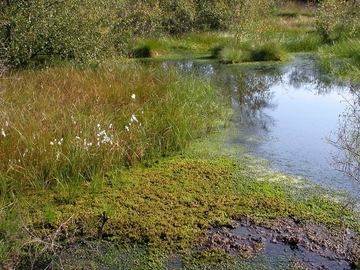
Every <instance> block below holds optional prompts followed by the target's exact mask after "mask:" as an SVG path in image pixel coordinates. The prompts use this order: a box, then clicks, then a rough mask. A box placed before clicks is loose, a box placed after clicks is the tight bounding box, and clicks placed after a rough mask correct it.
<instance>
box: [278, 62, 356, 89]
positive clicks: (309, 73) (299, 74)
mask: <svg viewBox="0 0 360 270" xmlns="http://www.w3.org/2000/svg"><path fill="white" fill-rule="evenodd" d="M284 76H285V77H286V78H287V79H288V81H287V83H288V84H289V85H291V86H292V87H293V88H294V89H300V88H301V89H303V88H304V85H307V86H308V87H307V88H308V89H309V91H311V92H314V94H317V95H326V94H329V93H331V92H332V91H335V90H336V91H338V92H339V90H340V89H343V90H344V91H347V90H348V89H349V88H350V89H351V88H352V87H354V85H353V86H352V85H351V83H350V82H346V81H341V80H334V78H331V77H330V76H329V75H328V74H326V73H324V72H322V71H321V67H320V65H319V63H318V62H317V61H316V59H315V58H314V56H312V55H306V56H305V55H302V56H301V58H298V59H297V60H295V61H294V62H292V63H291V65H290V66H288V67H287V68H285V69H284ZM356 87H357V89H359V86H358V85H357V86H356Z"/></svg>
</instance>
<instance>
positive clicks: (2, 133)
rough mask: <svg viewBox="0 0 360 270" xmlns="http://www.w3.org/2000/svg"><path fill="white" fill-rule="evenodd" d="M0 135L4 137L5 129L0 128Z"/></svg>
mask: <svg viewBox="0 0 360 270" xmlns="http://www.w3.org/2000/svg"><path fill="white" fill-rule="evenodd" d="M1 135H2V136H3V137H4V138H5V137H6V133H5V130H4V129H3V128H1Z"/></svg>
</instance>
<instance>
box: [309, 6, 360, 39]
mask: <svg viewBox="0 0 360 270" xmlns="http://www.w3.org/2000/svg"><path fill="white" fill-rule="evenodd" d="M359 20H360V2H359V1H358V0H322V1H321V2H320V3H319V6H318V11H317V13H316V26H317V31H318V33H319V34H320V36H321V37H322V39H323V40H324V42H326V43H329V42H332V41H336V40H338V39H340V38H342V37H343V36H351V35H354V34H356V32H357V31H358V30H359V25H358V22H359Z"/></svg>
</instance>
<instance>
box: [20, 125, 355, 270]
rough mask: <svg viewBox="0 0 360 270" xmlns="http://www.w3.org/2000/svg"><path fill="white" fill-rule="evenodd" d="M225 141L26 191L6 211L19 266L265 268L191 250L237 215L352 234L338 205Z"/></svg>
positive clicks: (351, 223) (351, 221) (219, 138)
mask: <svg viewBox="0 0 360 270" xmlns="http://www.w3.org/2000/svg"><path fill="white" fill-rule="evenodd" d="M224 140H226V132H220V133H218V134H213V135H211V136H209V137H207V138H206V139H202V140H199V141H196V142H194V143H193V144H192V145H191V146H189V148H187V149H186V150H185V151H183V152H182V153H180V154H177V155H175V156H172V157H167V158H164V159H158V160H155V161H154V162H152V163H148V164H141V165H137V166H134V167H132V168H131V169H119V170H116V171H113V172H111V173H108V174H106V175H105V176H98V177H96V176H95V177H93V178H92V179H91V180H90V181H88V182H87V181H81V182H78V183H73V182H72V184H71V185H64V184H62V185H60V184H59V185H58V186H57V187H55V188H54V189H53V190H44V191H42V192H39V191H36V192H31V191H29V192H28V193H27V194H24V196H21V197H20V198H19V199H18V200H17V201H16V202H15V201H14V204H16V207H14V208H13V209H17V210H16V211H17V213H16V214H17V215H18V216H20V217H21V221H22V222H23V224H21V227H22V228H25V235H24V236H23V237H25V238H26V239H27V240H26V241H24V243H26V244H25V245H24V248H23V252H25V253H23V258H22V260H20V264H19V265H18V266H19V268H20V269H26V267H27V266H28V265H29V263H33V266H34V267H35V268H36V267H42V266H44V265H51V267H53V269H71V268H72V269H84V268H81V267H82V266H84V265H85V266H86V268H87V269H112V268H111V267H115V268H116V267H120V266H121V269H166V268H170V269H171V268H176V267H180V268H183V269H196V268H198V269H207V267H209V268H208V269H210V266H213V267H214V269H220V268H221V269H231V267H234V269H239V268H236V267H240V266H241V268H243V269H251V267H255V266H254V265H257V266H256V267H260V266H261V267H264V269H269V268H267V267H266V266H265V265H266V264H264V261H261V260H260V262H257V263H255V264H254V263H250V262H249V261H246V260H238V259H239V258H237V259H236V258H235V257H232V256H230V255H226V254H225V253H223V252H221V251H216V250H213V251H202V252H195V248H196V247H197V246H198V245H199V244H201V243H202V241H204V240H205V233H206V231H207V230H208V229H210V228H211V227H212V226H228V225H230V224H231V220H232V219H239V218H240V217H244V216H251V217H252V218H255V219H258V220H264V219H269V218H270V219H272V218H277V217H289V216H291V217H294V216H296V217H297V218H299V219H301V220H305V221H311V222H318V223H323V224H326V225H328V226H347V227H351V228H354V229H355V230H359V228H360V227H359V219H358V218H357V217H356V216H355V215H354V213H353V212H351V211H350V210H347V209H345V208H343V206H342V205H341V203H337V202H335V200H331V199H327V198H326V197H324V196H322V195H318V194H319V189H317V188H316V187H309V185H308V184H307V183H304V182H298V181H295V180H294V179H292V178H291V177H289V176H286V175H284V174H281V173H278V172H274V171H272V170H270V168H269V167H268V166H267V165H266V162H262V161H260V160H258V159H256V158H254V157H252V156H249V155H245V154H241V153H242V152H244V149H243V148H242V147H241V146H239V148H238V149H228V150H226V149H225V148H224V147H223V143H224ZM321 193H323V192H322V191H321ZM323 194H324V193H323ZM23 233H24V231H23ZM251 265H253V266H251ZM225 266H226V267H225ZM79 267H80V268H79ZM224 267H225V268H224ZM286 267H289V266H286ZM117 269H118V268H117ZM284 269H285V268H284Z"/></svg>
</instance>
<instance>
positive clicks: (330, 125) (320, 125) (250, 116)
mask: <svg viewBox="0 0 360 270" xmlns="http://www.w3.org/2000/svg"><path fill="white" fill-rule="evenodd" d="M168 65H176V66H177V67H178V68H179V69H181V70H182V71H183V72H189V73H190V72H194V71H195V72H196V73H197V74H199V75H200V76H203V77H205V78H208V79H209V80H212V82H213V83H214V84H215V85H216V86H217V87H219V88H220V89H221V90H222V91H224V92H225V93H226V94H228V96H229V99H231V100H229V101H230V102H231V105H232V107H233V108H234V110H235V112H236V114H235V115H234V118H233V122H232V127H231V129H233V130H232V131H234V130H235V132H229V134H235V135H232V136H231V137H230V138H229V140H228V142H227V147H232V146H236V145H237V144H245V145H247V146H248V149H249V150H250V151H251V152H252V153H253V154H255V155H257V156H258V157H260V158H264V159H267V160H269V161H270V162H271V165H272V167H273V168H275V169H278V170H281V171H284V172H286V173H288V174H291V175H293V176H295V177H298V178H307V179H309V180H310V181H313V182H314V183H316V184H320V185H321V186H323V187H325V188H329V189H335V190H338V191H339V190H340V191H345V192H347V193H350V194H351V195H352V196H353V197H355V198H358V197H359V186H360V185H359V183H357V182H356V181H354V180H352V179H349V178H347V177H345V176H344V174H343V173H341V172H338V171H336V170H335V169H334V167H333V166H332V164H331V163H332V155H334V154H336V149H335V147H334V146H332V145H331V144H329V143H328V142H327V139H326V138H329V137H330V138H332V139H335V138H336V132H337V131H338V128H339V120H340V118H339V115H341V114H342V113H343V112H344V111H345V109H346V106H347V102H346V101H345V100H352V99H353V98H355V96H354V95H353V93H354V91H357V90H358V89H359V88H360V86H359V85H358V84H355V83H351V82H344V81H336V80H333V79H331V78H330V77H329V76H326V75H325V74H322V73H321V71H320V69H319V67H318V65H317V62H316V60H315V59H314V57H313V56H312V55H297V56H296V58H295V60H294V61H291V62H289V63H285V64H283V63H282V64H279V63H266V64H258V63H255V64H245V65H244V64H241V65H223V64H218V63H214V62H194V61H186V60H184V61H181V62H178V61H176V62H171V61H170V62H163V66H164V67H166V66H168Z"/></svg>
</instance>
